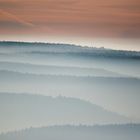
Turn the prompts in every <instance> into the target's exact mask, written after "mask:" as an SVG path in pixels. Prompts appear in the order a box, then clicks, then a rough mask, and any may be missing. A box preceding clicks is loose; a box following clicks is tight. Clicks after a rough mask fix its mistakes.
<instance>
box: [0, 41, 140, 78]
mask: <svg viewBox="0 0 140 140" xmlns="http://www.w3.org/2000/svg"><path fill="white" fill-rule="evenodd" d="M0 61H8V62H11V61H12V62H22V63H32V64H40V65H41V64H42V65H56V66H57V65H59V66H65V67H66V66H71V67H86V68H99V69H105V70H108V71H112V72H116V73H120V74H121V73H122V74H124V75H130V76H135V77H138V76H139V77H140V65H139V63H140V52H132V51H116V50H109V49H97V48H88V47H80V46H75V45H68V44H45V43H23V42H0Z"/></svg>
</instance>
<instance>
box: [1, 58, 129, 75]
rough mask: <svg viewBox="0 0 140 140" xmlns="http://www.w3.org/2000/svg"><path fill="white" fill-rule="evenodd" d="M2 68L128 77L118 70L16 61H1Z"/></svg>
mask: <svg viewBox="0 0 140 140" xmlns="http://www.w3.org/2000/svg"><path fill="white" fill-rule="evenodd" d="M0 70H9V71H10V70H11V71H17V72H22V73H33V74H45V75H71V76H102V77H126V76H127V75H122V74H119V73H116V72H112V71H109V70H105V69H101V68H85V67H71V66H57V65H56V66H55V65H36V64H30V63H16V62H6V61H0Z"/></svg>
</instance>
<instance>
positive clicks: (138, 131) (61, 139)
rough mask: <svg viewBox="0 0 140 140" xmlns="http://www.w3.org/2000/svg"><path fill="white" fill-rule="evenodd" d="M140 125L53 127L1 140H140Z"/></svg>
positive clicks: (33, 129) (9, 135) (0, 137)
mask: <svg viewBox="0 0 140 140" xmlns="http://www.w3.org/2000/svg"><path fill="white" fill-rule="evenodd" d="M139 138H140V125H139V124H126V125H104V126H102V125H101V126H99V125H97V126H70V125H66V126H52V127H42V128H30V129H26V130H22V131H16V132H9V133H6V134H2V135H0V139H1V140H139Z"/></svg>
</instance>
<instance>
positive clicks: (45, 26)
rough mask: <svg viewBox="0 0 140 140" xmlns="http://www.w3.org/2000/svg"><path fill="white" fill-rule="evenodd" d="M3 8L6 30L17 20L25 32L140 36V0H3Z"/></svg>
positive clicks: (0, 14) (0, 3) (0, 16)
mask: <svg viewBox="0 0 140 140" xmlns="http://www.w3.org/2000/svg"><path fill="white" fill-rule="evenodd" d="M0 9H1V10H0V30H2V31H3V33H9V34H10V33H15V32H13V30H11V29H10V24H11V28H12V29H13V28H14V27H15V26H16V24H14V25H15V26H12V25H13V24H12V23H13V22H16V23H19V24H22V25H24V26H26V27H28V28H25V29H24V30H22V32H21V31H20V33H23V34H28V33H30V34H35V33H36V34H39V35H41V34H42V35H64V36H65V35H74V36H86V37H87V36H89V37H116V38H140V1H139V0H106V1H105V0H24V1H23V0H22V1H20V0H0ZM5 18H6V20H7V21H9V24H8V23H7V26H8V27H9V28H6V25H5V28H3V26H2V25H3V23H4V20H5ZM15 30H16V31H17V32H18V31H19V30H20V29H19V28H16V27H15Z"/></svg>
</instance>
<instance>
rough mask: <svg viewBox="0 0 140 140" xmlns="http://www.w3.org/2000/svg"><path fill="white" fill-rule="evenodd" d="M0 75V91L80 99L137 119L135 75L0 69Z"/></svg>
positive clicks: (138, 81)
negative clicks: (40, 72) (72, 73)
mask: <svg viewBox="0 0 140 140" xmlns="http://www.w3.org/2000/svg"><path fill="white" fill-rule="evenodd" d="M0 77H1V78H0V85H1V86H0V91H2V92H16V93H23V92H27V93H38V94H43V95H48V96H58V95H62V96H67V97H76V98H82V99H85V100H90V101H91V102H93V103H95V104H98V105H101V106H103V107H105V108H106V109H108V110H112V111H115V112H119V113H121V114H124V115H127V116H132V115H131V114H134V116H135V115H137V117H138V118H140V114H139V108H138V107H137V106H139V98H140V94H139V91H140V79H137V78H125V77H122V78H121V77H94V76H91V77H90V76H68V75H65V76H62V75H37V74H30V73H19V72H12V71H6V70H1V71H0ZM124 103H125V104H124ZM112 104H113V105H112ZM118 106H120V107H118ZM132 108H133V109H132ZM130 112H131V113H130Z"/></svg>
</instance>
